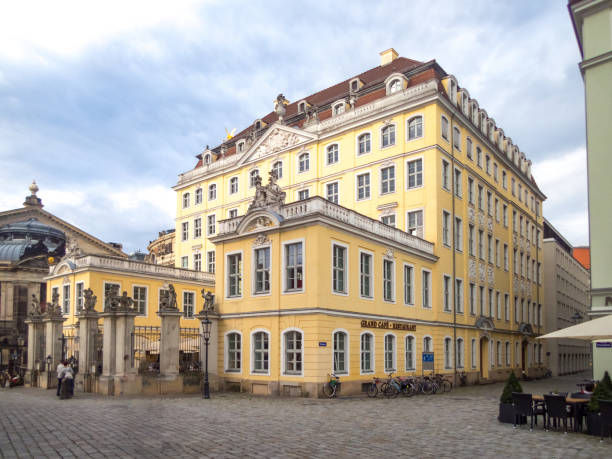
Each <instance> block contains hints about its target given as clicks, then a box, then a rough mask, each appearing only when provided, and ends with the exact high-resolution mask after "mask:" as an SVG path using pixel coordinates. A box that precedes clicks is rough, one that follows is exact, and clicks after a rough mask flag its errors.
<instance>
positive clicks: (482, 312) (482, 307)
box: [478, 285, 486, 316]
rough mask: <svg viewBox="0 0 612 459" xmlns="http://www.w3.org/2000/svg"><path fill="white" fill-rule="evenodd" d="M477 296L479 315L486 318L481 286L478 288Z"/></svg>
mask: <svg viewBox="0 0 612 459" xmlns="http://www.w3.org/2000/svg"><path fill="white" fill-rule="evenodd" d="M478 290H479V293H480V294H479V295H478V303H479V304H480V315H481V316H486V314H485V290H484V287H483V286H482V285H480V286H479V287H478Z"/></svg>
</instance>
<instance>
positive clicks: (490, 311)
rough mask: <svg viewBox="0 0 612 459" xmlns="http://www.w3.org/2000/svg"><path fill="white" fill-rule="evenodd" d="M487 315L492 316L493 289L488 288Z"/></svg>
mask: <svg viewBox="0 0 612 459" xmlns="http://www.w3.org/2000/svg"><path fill="white" fill-rule="evenodd" d="M488 316H489V317H491V318H492V317H493V289H492V288H490V289H489V314H488Z"/></svg>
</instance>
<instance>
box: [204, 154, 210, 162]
mask: <svg viewBox="0 0 612 459" xmlns="http://www.w3.org/2000/svg"><path fill="white" fill-rule="evenodd" d="M210 159H211V156H210V154H206V155H204V164H210Z"/></svg>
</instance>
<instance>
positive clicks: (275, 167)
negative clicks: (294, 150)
mask: <svg viewBox="0 0 612 459" xmlns="http://www.w3.org/2000/svg"><path fill="white" fill-rule="evenodd" d="M272 172H274V174H276V178H279V179H280V178H283V162H282V161H275V162H274V164H272Z"/></svg>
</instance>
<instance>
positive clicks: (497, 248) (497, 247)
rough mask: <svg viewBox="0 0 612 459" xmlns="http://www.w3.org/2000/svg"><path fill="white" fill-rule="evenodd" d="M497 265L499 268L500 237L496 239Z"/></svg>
mask: <svg viewBox="0 0 612 459" xmlns="http://www.w3.org/2000/svg"><path fill="white" fill-rule="evenodd" d="M495 266H497V267H498V268H499V239H495Z"/></svg>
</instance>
